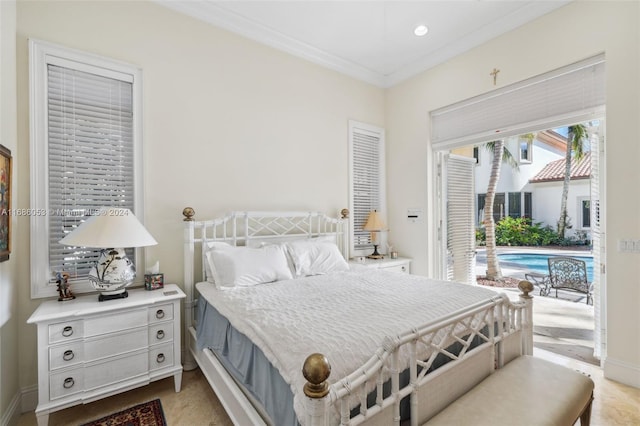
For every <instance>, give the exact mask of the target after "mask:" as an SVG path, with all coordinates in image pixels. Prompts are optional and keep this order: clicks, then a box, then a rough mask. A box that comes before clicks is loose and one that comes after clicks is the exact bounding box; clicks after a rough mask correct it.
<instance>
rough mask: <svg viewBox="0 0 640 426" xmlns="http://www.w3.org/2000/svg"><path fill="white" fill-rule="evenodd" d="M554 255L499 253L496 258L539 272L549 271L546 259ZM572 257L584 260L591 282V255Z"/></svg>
mask: <svg viewBox="0 0 640 426" xmlns="http://www.w3.org/2000/svg"><path fill="white" fill-rule="evenodd" d="M553 256H555V255H549V254H542V253H512V254H499V255H498V259H499V260H500V261H502V262H509V263H513V264H515V265H517V266H519V267H521V268H526V269H529V270H531V271H534V272H538V273H540V274H548V273H549V264H548V263H547V259H549V257H553ZM571 257H573V258H574V259H580V260H584V261H585V263H586V265H587V279H588V280H589V282H593V257H591V256H571Z"/></svg>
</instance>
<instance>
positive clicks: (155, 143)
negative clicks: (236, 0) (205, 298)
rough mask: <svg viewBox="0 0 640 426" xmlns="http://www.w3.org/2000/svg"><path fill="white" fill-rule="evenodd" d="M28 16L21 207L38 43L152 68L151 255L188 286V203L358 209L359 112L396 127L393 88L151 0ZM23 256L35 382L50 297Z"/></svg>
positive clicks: (147, 96)
mask: <svg viewBox="0 0 640 426" xmlns="http://www.w3.org/2000/svg"><path fill="white" fill-rule="evenodd" d="M17 22H18V24H17V25H18V28H17V30H18V37H17V57H18V100H19V105H20V108H19V118H18V146H19V148H20V150H21V151H23V152H24V153H25V154H24V156H22V157H21V158H20V166H21V167H20V172H19V176H18V177H19V181H18V190H19V191H20V193H21V194H22V197H21V201H20V204H21V207H25V208H26V207H28V203H29V164H28V163H29V162H28V159H29V156H28V147H29V131H28V117H29V115H28V97H27V93H28V62H27V38H28V37H33V38H38V39H42V40H46V41H49V42H52V43H58V44H61V45H65V46H68V47H72V48H76V49H81V50H86V51H90V52H93V53H95V54H99V55H104V56H107V57H111V58H115V59H118V60H121V61H125V62H129V63H131V64H134V65H137V66H140V67H141V68H142V70H143V84H144V89H143V90H144V95H143V97H144V99H143V114H144V128H143V133H144V141H145V148H144V150H145V154H144V162H145V164H144V165H145V171H144V178H145V201H146V217H145V219H146V221H145V224H146V225H147V227H148V229H149V231H150V232H151V233H152V234H153V236H154V237H155V238H156V240H157V241H158V243H159V244H158V245H157V246H154V247H151V248H149V249H148V250H147V263H148V264H153V263H155V262H156V261H159V262H160V268H161V270H162V272H164V273H165V280H166V281H167V282H176V283H178V284H180V285H181V284H182V271H183V269H182V246H183V245H182V235H183V234H182V214H181V213H182V209H183V208H184V207H185V206H191V207H193V208H194V209H195V211H196V217H199V218H202V219H205V218H210V217H213V216H218V215H221V214H223V213H225V212H228V211H231V210H243V209H262V210H269V209H273V210H288V209H305V210H307V209H308V210H321V211H325V212H327V213H329V214H333V215H337V214H338V212H339V211H340V209H342V208H344V207H347V206H348V120H350V119H353V120H357V121H361V122H365V123H370V124H373V125H376V126H379V127H385V122H384V120H385V117H384V91H383V90H382V89H379V88H376V87H373V86H371V85H369V84H366V83H362V82H359V81H356V80H354V79H352V78H349V77H345V76H343V75H341V74H338V73H336V72H333V71H329V70H327V69H324V68H321V67H319V66H317V65H314V64H311V63H309V62H306V61H304V60H301V59H298V58H294V57H293V56H291V55H289V54H286V53H282V52H279V51H276V50H274V49H271V48H268V47H266V46H263V45H260V44H258V43H255V42H253V41H250V40H247V39H244V38H242V37H239V36H237V35H234V34H231V33H229V32H227V31H223V30H220V29H217V28H215V27H213V26H210V25H206V24H205V23H203V22H201V21H198V20H195V19H192V18H188V17H186V16H183V15H180V14H178V13H176V12H173V11H171V10H169V9H166V8H164V7H161V6H159V5H157V4H154V3H152V2H121V1H105V2H100V1H82V2H73V1H56V2H48V1H47V2H38V1H19V2H18V21H17ZM24 223H25V224H26V226H27V227H28V219H26V220H25V222H24ZM20 238H22V239H23V240H24V241H28V239H29V234H28V230H26V229H25V231H24V232H23V234H22V235H21V237H20ZM27 246H28V245H27ZM27 248H28V247H27ZM19 261H20V274H19V275H20V276H21V279H22V281H23V282H22V283H21V286H23V287H25V289H27V290H25V291H24V292H23V293H22V294H21V296H20V304H21V312H22V319H21V320H20V324H19V331H20V336H21V338H20V342H19V347H20V353H22V354H23V356H21V358H20V379H21V383H22V386H23V387H27V386H30V385H33V384H35V383H36V382H37V380H36V371H35V370H36V356H35V341H36V339H35V331H36V330H35V327H33V326H28V325H26V324H25V323H24V321H26V319H27V318H28V316H29V315H30V314H31V313H32V312H33V310H34V309H35V307H36V306H37V304H38V303H39V301H32V300H30V298H29V295H28V286H29V284H28V283H29V254H28V252H27V253H24V255H22V256H20V259H19ZM138 267H139V269H143V267H144V266H142V265H138ZM14 343H15V342H14Z"/></svg>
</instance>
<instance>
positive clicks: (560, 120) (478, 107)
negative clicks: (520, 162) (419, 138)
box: [431, 55, 605, 150]
mask: <svg viewBox="0 0 640 426" xmlns="http://www.w3.org/2000/svg"><path fill="white" fill-rule="evenodd" d="M604 72H605V62H604V55H599V56H597V57H593V58H589V59H586V60H584V61H581V62H578V63H575V64H572V65H569V66H567V67H563V68H560V69H558V70H555V71H552V72H549V73H546V74H543V75H540V76H537V77H534V78H530V79H528V80H524V81H522V82H519V83H516V84H512V85H509V86H506V87H503V88H501V89H497V90H493V91H491V92H489V93H486V94H484V95H481V96H477V97H474V98H471V99H467V100H465V101H463V102H459V103H456V104H453V105H450V106H448V107H445V108H441V109H439V110H435V111H433V112H431V132H432V133H431V142H432V145H433V147H434V149H437V150H443V149H450V148H453V147H457V146H463V145H471V144H475V143H483V142H486V141H489V140H494V139H496V138H497V137H500V138H506V137H507V136H516V135H522V134H525V133H527V132H532V131H538V130H540V128H542V127H544V128H553V127H554V126H556V125H558V126H559V125H566V123H579V122H582V121H588V120H589V119H593V118H595V117H598V116H600V115H602V111H604V105H605V74H604Z"/></svg>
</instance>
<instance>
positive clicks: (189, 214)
mask: <svg viewBox="0 0 640 426" xmlns="http://www.w3.org/2000/svg"><path fill="white" fill-rule="evenodd" d="M195 214H196V211H195V210H194V209H193V208H191V207H185V208H184V209H183V210H182V215H183V216H184V219H182V220H183V221H185V222H193V216H195Z"/></svg>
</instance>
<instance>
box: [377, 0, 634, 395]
mask: <svg viewBox="0 0 640 426" xmlns="http://www.w3.org/2000/svg"><path fill="white" fill-rule="evenodd" d="M575 23H579V25H575ZM638 28H640V3H638V2H622V1H610V2H590V1H574V2H572V3H570V4H568V5H567V6H564V7H562V8H560V9H558V10H557V11H554V12H552V13H549V14H547V15H545V16H543V17H541V18H539V19H537V20H536V21H534V22H531V23H529V24H527V25H524V26H522V27H520V28H518V29H516V30H514V31H512V32H510V33H508V34H506V35H503V36H501V37H497V38H495V39H494V40H492V41H490V42H488V43H485V44H484V45H482V46H480V47H478V48H476V49H473V50H471V51H469V52H467V53H465V54H463V55H460V56H458V57H456V58H454V59H452V60H450V61H448V62H447V63H445V64H443V65H441V66H438V67H435V68H433V69H431V70H429V71H427V72H424V73H422V74H420V75H418V76H416V77H414V78H412V79H410V80H408V81H406V82H404V83H401V84H399V85H397V86H395V87H393V88H391V89H389V90H388V92H387V98H386V106H387V107H386V112H387V116H386V117H387V133H386V135H387V150H388V157H387V159H388V164H387V176H388V187H389V188H390V189H393V190H389V191H388V204H389V229H391V230H393V235H392V236H390V238H392V239H393V241H394V243H395V244H396V245H397V246H398V249H399V251H400V252H401V253H402V254H404V255H408V256H411V257H413V260H414V262H413V263H412V266H411V269H412V272H416V273H418V274H424V275H431V274H432V273H433V271H434V266H435V264H434V258H433V256H432V255H433V254H434V253H435V250H436V247H437V246H438V242H437V239H436V237H435V232H434V230H435V229H436V227H435V220H436V216H435V215H434V214H433V213H432V212H433V211H434V207H435V206H436V199H435V196H434V167H433V164H434V161H433V155H432V152H431V146H430V127H429V111H431V110H434V109H438V108H442V107H445V106H447V105H450V104H453V103H455V102H459V101H462V100H464V99H468V98H471V97H473V96H477V95H480V94H482V93H485V92H488V91H491V90H492V89H495V87H494V86H493V79H492V77H491V76H490V75H489V73H490V72H491V70H492V69H493V68H498V69H500V70H501V72H500V75H499V76H498V87H500V86H504V85H508V84H511V83H516V82H518V81H522V80H525V79H527V78H530V77H533V76H535V75H539V74H543V73H545V72H549V71H551V70H554V69H557V68H560V67H562V66H565V65H567V64H570V63H573V62H576V61H579V60H581V59H585V58H588V57H591V56H595V55H597V54H599V53H602V52H604V53H605V55H606V87H607V99H606V100H607V114H606V122H607V134H606V158H607V160H606V170H607V171H606V176H605V180H606V192H607V194H606V196H607V207H606V214H607V215H606V228H607V237H606V245H607V247H608V250H607V253H606V259H605V262H606V267H607V271H608V274H607V275H608V277H607V281H608V288H607V304H608V305H607V306H608V309H607V312H608V316H607V327H608V339H607V344H608V358H607V361H606V363H605V375H606V376H607V377H611V378H614V379H616V380H620V381H623V382H625V383H631V384H634V385H635V386H640V310H638V309H637V307H638V305H640V285H639V281H638V277H639V276H640V255H639V254H637V253H620V252H618V251H617V250H616V247H617V244H616V242H617V240H619V239H622V238H635V239H638V238H640V216H638V214H637V212H638V210H639V209H640V193H638V191H635V190H631V191H630V190H629V189H630V188H638V187H639V186H640V167H638V166H637V165H638V160H639V159H640V144H638V143H636V141H637V139H638V137H637V135H638V134H639V133H640V120H638V117H640V79H638V76H639V75H640V65H639V62H640V57H639V55H640V34H639V30H638ZM409 207H412V208H413V207H417V208H421V209H423V210H424V211H425V212H428V215H427V218H426V220H425V221H423V222H415V223H411V222H408V221H407V220H406V217H405V214H406V209H407V208H409Z"/></svg>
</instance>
